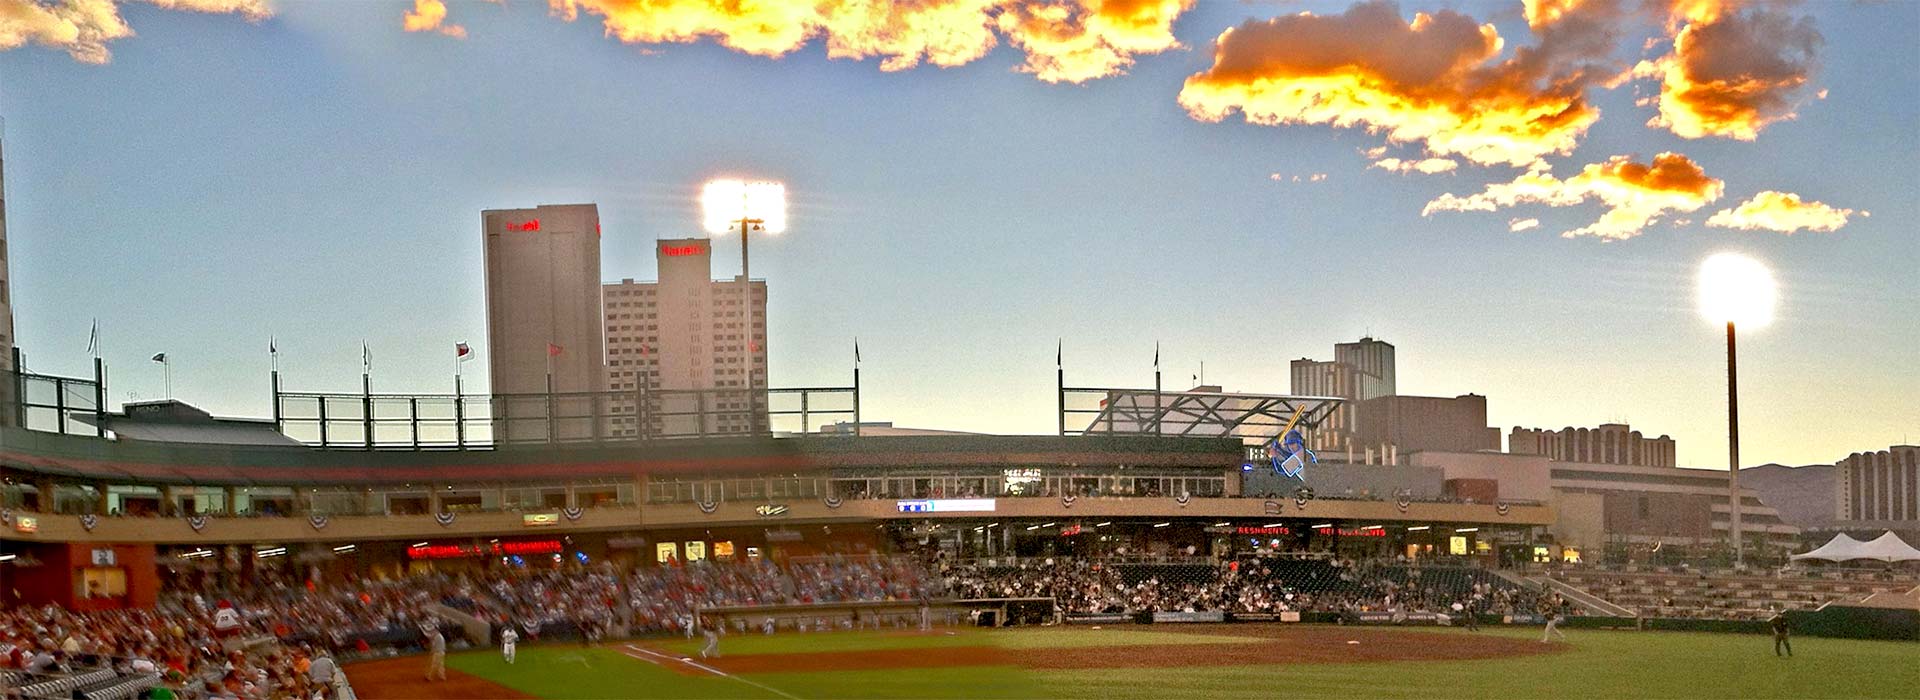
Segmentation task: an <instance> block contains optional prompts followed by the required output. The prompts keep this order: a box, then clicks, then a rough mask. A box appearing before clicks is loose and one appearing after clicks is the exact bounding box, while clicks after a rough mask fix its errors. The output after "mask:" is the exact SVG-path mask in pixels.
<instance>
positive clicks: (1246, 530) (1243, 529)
mask: <svg viewBox="0 0 1920 700" xmlns="http://www.w3.org/2000/svg"><path fill="white" fill-rule="evenodd" d="M1233 534H1236V535H1291V534H1293V530H1292V529H1291V528H1287V527H1251V526H1247V525H1242V526H1240V527H1237V528H1234V529H1233Z"/></svg>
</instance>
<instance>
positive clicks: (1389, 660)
mask: <svg viewBox="0 0 1920 700" xmlns="http://www.w3.org/2000/svg"><path fill="white" fill-rule="evenodd" d="M1539 634H1540V630H1539V629H1538V628H1514V629H1488V630H1486V631H1482V632H1467V631H1463V630H1453V629H1399V628H1385V627H1338V626H1317V625H1284V626H1283V625H1182V626H1167V625H1163V626H1158V627H1149V626H1113V627H1107V628H1105V629H1094V628H1065V629H1018V630H984V629H971V628H969V629H956V630H938V631H934V632H929V633H920V632H913V631H892V630H888V631H862V632H845V631H842V632H827V633H814V634H797V633H789V634H781V635H774V636H760V635H747V636H739V635H735V636H731V637H727V638H724V639H723V641H722V642H721V653H722V656H721V657H720V658H717V659H701V658H700V657H699V654H698V649H699V646H700V643H699V641H698V640H695V641H691V642H689V641H686V640H679V639H673V640H648V641H641V642H610V643H605V644H602V645H600V646H594V647H588V646H581V645H549V646H538V645H526V646H522V648H521V649H520V651H519V657H518V659H517V662H516V663H515V664H513V665H508V664H506V663H505V662H504V661H503V660H502V659H501V656H500V653H499V650H497V649H493V650H478V651H471V652H465V653H457V654H453V655H451V656H449V657H448V661H447V666H448V669H449V671H448V676H449V677H448V680H446V681H435V682H426V681H424V680H423V679H422V672H423V670H424V668H425V658H424V657H403V658H396V659H386V660H380V661H372V662H362V663H357V664H351V665H348V666H347V672H348V673H349V674H350V676H351V678H352V681H353V685H354V687H355V689H356V690H357V691H358V692H359V695H360V697H362V698H367V699H368V700H386V699H394V700H398V699H403V698H406V699H412V698H436V699H439V698H556V699H558V698H701V699H705V698H741V699H760V698H770V699H776V700H777V699H781V698H788V699H793V698H807V699H812V698H1086V699H1088V700H1108V699H1111V700H1132V699H1136V698H1137V699H1140V700H1148V699H1158V698H1207V699H1213V698H1288V697H1301V698H1315V699H1317V700H1318V699H1337V698H1421V699H1423V700H1431V699H1434V698H1466V697H1476V698H1478V697H1486V698H1502V699H1508V698H1552V699H1554V700H1568V699H1572V698H1627V697H1632V698H1911V697H1914V696H1915V693H1916V690H1915V689H1916V688H1920V663H1916V660H1920V645H1915V644H1913V643H1911V642H1876V641H1856V640H1840V639H1813V638H1802V639H1795V640H1794V647H1795V648H1794V651H1796V652H1798V655H1797V656H1795V657H1793V658H1790V659H1783V658H1776V657H1775V656H1774V654H1773V649H1772V640H1771V638H1769V637H1766V636H1758V635H1730V634H1707V633H1682V632H1631V631H1597V630H1573V631H1569V632H1568V635H1569V640H1568V641H1567V642H1555V643H1551V644H1542V643H1540V642H1539V641H1538V640H1539Z"/></svg>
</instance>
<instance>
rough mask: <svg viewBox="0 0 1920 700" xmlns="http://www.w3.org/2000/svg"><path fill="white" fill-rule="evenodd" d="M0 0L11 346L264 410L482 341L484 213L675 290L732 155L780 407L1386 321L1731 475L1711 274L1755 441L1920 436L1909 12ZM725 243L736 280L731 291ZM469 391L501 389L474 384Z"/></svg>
mask: <svg viewBox="0 0 1920 700" xmlns="http://www.w3.org/2000/svg"><path fill="white" fill-rule="evenodd" d="M644 5H645V6H644V7H643V6H642V4H636V3H625V2H622V1H621V0H553V1H552V2H551V3H550V4H549V3H545V2H539V1H538V0H507V2H504V3H484V2H480V3H448V4H446V5H442V4H441V3H438V2H434V1H433V0H420V1H419V2H375V1H364V2H299V1H296V0H150V1H146V0H139V1H136V0H0V117H4V119H5V125H4V139H5V156H6V161H5V165H6V172H5V175H6V182H5V186H6V191H5V195H6V214H7V234H8V237H9V239H10V248H11V250H10V251H9V253H8V264H9V265H10V274H11V280H12V298H13V301H14V309H15V315H16V318H15V327H16V335H17V337H18V338H19V343H20V346H21V347H22V348H23V350H24V352H25V353H26V355H27V358H28V359H27V365H28V368H29V369H31V370H33V371H38V372H50V373H56V374H85V373H87V372H88V363H89V360H88V355H87V353H86V345H87V339H88V335H89V328H90V325H91V324H92V323H93V322H94V320H95V319H97V320H98V324H99V328H100V331H101V351H102V356H103V357H104V358H105V360H106V362H107V364H108V366H109V373H110V381H109V384H110V387H109V389H110V399H112V400H114V401H116V402H117V401H124V400H129V399H152V398H159V397H161V396H162V395H163V393H164V391H165V390H164V388H163V380H162V373H161V368H160V366H159V365H156V364H153V363H150V362H148V358H149V357H150V356H151V355H153V354H154V353H157V352H165V353H166V354H167V355H168V357H169V358H171V364H172V368H173V370H172V371H173V386H174V394H175V395H176V396H177V397H178V398H180V399H183V400H186V401H188V402H191V403H194V404H196V405H199V406H202V407H203V408H207V409H209V410H212V411H214V412H215V413H218V414H226V415H241V416H263V415H269V414H270V412H271V406H270V403H271V402H270V394H269V389H268V369H269V357H268V354H267V344H268V338H269V336H272V337H273V338H274V339H275V342H276V343H277V344H278V346H279V348H280V351H281V353H280V364H281V368H282V370H283V374H284V377H285V383H286V386H287V387H288V388H289V389H292V390H307V391H354V390H357V388H358V376H357V375H358V373H359V370H360V360H361V358H360V350H361V344H362V343H363V342H365V343H366V344H367V345H368V346H369V347H370V348H371V349H372V354H373V362H374V370H373V373H374V385H375V388H376V390H378V391H392V392H403V391H421V392H446V391H450V390H451V385H452V377H451V374H452V372H453V366H452V346H453V344H454V343H456V342H459V341H469V342H472V343H473V344H475V346H476V347H477V348H478V350H479V352H480V361H481V362H485V360H486V357H487V355H486V352H487V351H486V348H485V347H484V345H485V338H486V331H485V324H486V320H485V302H484V298H483V296H482V294H483V278H482V268H481V242H482V241H481V232H480V225H479V224H480V217H479V212H480V211H481V210H482V209H489V208H510V207H523V206H532V205H535V204H540V203H570V202H594V203H597V204H598V205H599V210H600V216H601V221H602V230H603V232H604V239H603V242H602V270H601V275H602V277H603V278H605V279H608V280H617V279H620V278H626V277H632V278H638V279H652V278H653V277H654V266H653V260H652V257H653V245H652V241H653V240H654V239H657V238H673V237H684V236H689V235H700V231H699V224H700V218H699V211H698V208H697V203H696V200H697V193H698V190H699V187H700V184H701V183H702V182H704V181H706V180H708V179H710V178H713V177H716V176H741V177H748V178H752V179H774V180H780V181H783V182H784V183H786V187H787V192H788V196H789V199H790V200H791V203H792V204H791V206H792V209H791V217H790V219H791V223H790V225H789V228H788V230H787V231H786V232H784V233H781V234H779V235H777V236H770V237H767V238H763V239H760V240H757V241H755V242H754V243H753V247H754V249H753V261H754V267H753V272H754V274H755V276H756V277H765V278H766V279H767V280H769V287H770V300H769V315H770V322H769V323H770V331H769V334H770V338H769V341H768V347H769V353H770V358H771V359H770V362H771V367H770V375H771V383H772V384H773V385H774V386H801V385H807V386H818V385H844V384H846V383H849V382H850V381H851V369H852V364H853V345H854V341H855V338H858V342H859V346H860V352H861V355H862V358H863V360H864V361H863V363H862V388H863V394H862V401H863V406H862V408H863V418H865V419H867V420H890V421H893V422H894V423H895V424H897V425H904V426H914V427H929V428H945V429H956V430H974V431H983V432H998V433H1047V432H1050V431H1051V430H1052V429H1053V427H1054V421H1055V418H1054V415H1053V408H1054V400H1055V399H1054V395H1053V385H1054V354H1055V350H1056V344H1058V347H1059V348H1060V351H1061V355H1062V356H1063V358H1064V364H1065V369H1066V377H1067V382H1068V384H1070V385H1074V386H1131V387H1150V386H1151V385H1152V381H1153V370H1154V367H1153V357H1154V354H1155V347H1156V344H1157V345H1158V347H1159V354H1160V359H1161V365H1162V371H1163V372H1164V373H1165V375H1166V383H1167V385H1168V386H1175V385H1181V384H1185V383H1188V382H1189V381H1190V380H1191V379H1193V375H1195V374H1197V373H1198V372H1199V368H1200V365H1201V363H1203V362H1204V363H1205V365H1206V381H1207V383H1209V384H1220V385H1223V386H1224V387H1225V388H1226V389H1227V390H1230V391H1245V392H1272V393H1282V392H1285V391H1287V390H1288V361H1290V360H1292V359H1295V358H1300V357H1313V358H1317V359H1330V356H1331V354H1332V345H1333V344H1334V343H1336V342H1344V341H1351V340H1354V339H1357V338H1359V337H1361V336H1363V335H1370V336H1372V337H1376V338H1380V339H1383V340H1386V341H1388V342H1391V343H1393V344H1394V345H1395V346H1397V354H1398V381H1399V390H1400V393H1402V394H1415V395H1430V396H1453V395H1458V394H1464V393H1469V392H1471V393H1477V394H1483V395H1485V396H1487V397H1488V412H1489V422H1490V423H1491V424H1492V425H1494V426H1497V427H1500V428H1501V429H1502V431H1503V432H1505V431H1506V430H1508V429H1511V428H1512V427H1514V426H1527V427H1545V428H1559V427H1562V426H1592V425H1597V424H1599V423H1603V422H1630V423H1631V424H1632V425H1633V426H1634V427H1635V428H1636V429H1639V430H1642V431H1644V432H1646V433H1649V434H1652V435H1660V434H1666V435H1671V436H1673V437H1674V438H1675V439H1676V440H1677V441H1678V451H1679V458H1680V461H1681V463H1682V464H1685V465H1689V466H1699V467H1718V468H1724V467H1725V464H1726V440H1725V438H1726V418H1725V416H1726V387H1725V379H1726V378H1725V374H1724V372H1725V365H1724V363H1725V354H1724V353H1725V347H1724V337H1723V333H1724V329H1723V327H1721V326H1719V325H1716V324H1715V323H1714V322H1712V321H1710V320H1707V319H1704V318H1702V317H1701V315H1700V314H1699V313H1698V311H1697V310H1696V304H1695V292H1694V284H1695V274H1696V270H1697V269H1698V267H1699V265H1700V263H1701V261H1702V260H1704V259H1705V258H1707V257H1708V256H1710V255H1712V254H1714V253H1717V252H1722V251H1737V252H1740V253H1743V254H1745V255H1748V256H1751V257H1753V258H1757V259H1759V260H1761V261H1763V262H1764V263H1765V264H1766V265H1768V266H1769V267H1770V268H1771V269H1772V270H1773V274H1774V276H1775V278H1776V279H1777V281H1778V284H1779V288H1780V289H1779V304H1778V307H1777V310H1776V314H1775V315H1776V318H1775V319H1774V320H1773V322H1772V323H1771V324H1769V325H1767V326H1765V327H1763V328H1754V329H1751V330H1745V329H1743V331H1742V333H1741V336H1740V339H1739V344H1740V362H1739V366H1740V389H1741V418H1742V425H1741V427H1742V450H1741V455H1742V458H1743V462H1744V463H1745V464H1748V465H1754V464H1763V463H1769V462H1778V463H1786V464H1810V463H1831V462H1833V461H1834V460H1837V459H1839V458H1842V457H1844V456H1846V455H1847V454H1849V453H1852V452H1856V451H1863V450H1876V449H1884V448H1885V447H1887V446H1889V445H1892V444H1902V443H1905V444H1912V443H1913V442H1914V441H1915V440H1920V401H1916V400H1915V396H1916V394H1920V391H1917V390H1920V370H1916V368H1920V312H1917V311H1916V309H1917V308H1920V275H1916V274H1915V269H1916V267H1917V265H1916V264H1917V263H1920V242H1917V240H1916V236H1915V233H1914V230H1913V224H1912V223H1911V222H1913V221H1914V220H1915V219H1916V217H1920V197H1916V195H1915V193H1916V192H1920V176H1916V174H1915V169H1914V163H1915V162H1916V156H1920V97H1916V94H1915V92H1914V86H1916V85H1920V50H1916V49H1917V48H1920V3H1908V2H1888V3H1873V2H1862V3H1854V2H1808V3H1769V4H1754V3H1747V4H1740V5H1733V6H1722V5H1720V4H1719V3H1718V2H1716V0H1670V1H1669V0H1649V1H1647V2H1642V1H1641V0H1539V1H1538V2H1527V3H1522V2H1518V1H1517V0H1516V1H1513V2H1484V3H1482V2H1454V3H1432V2H1416V1H1414V0H1406V1H1404V2H1400V3H1397V4H1396V3H1392V2H1382V1H1374V2H1361V3H1354V2H1272V3H1255V2H1246V3H1242V2H1224V1H1222V2H1204V1H1203V2H1198V3H1195V2H1192V1H1191V0H1107V1H1106V2H1104V3H1102V2H1099V0H1055V1H1054V2H1044V1H1042V0H928V1H926V2H921V3H915V4H909V5H901V6H891V7H889V6H886V5H881V4H861V3H832V2H826V3H815V2H805V3H794V4H788V3H786V2H783V1H782V0H760V1H757V2H733V3H708V2H705V1H703V0H662V1H660V2H654V3H650V4H644ZM735 246H736V244H735V243H734V241H733V239H731V238H721V239H716V241H715V245H714V249H715V255H714V259H715V270H714V272H715V276H716V277H730V276H732V275H733V274H735V273H736V271H737V268H734V267H732V265H733V263H732V261H733V260H735V259H737V248H736V247H735ZM477 367H483V365H479V364H478V363H475V364H474V365H469V370H468V374H469V375H470V376H469V380H470V383H469V384H468V386H469V387H480V386H483V385H484V375H485V372H484V371H483V370H478V369H476V368H477Z"/></svg>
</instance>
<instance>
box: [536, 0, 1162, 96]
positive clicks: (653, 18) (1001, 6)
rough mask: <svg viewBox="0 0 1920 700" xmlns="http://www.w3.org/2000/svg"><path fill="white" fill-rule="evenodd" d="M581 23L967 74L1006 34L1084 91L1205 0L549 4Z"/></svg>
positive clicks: (601, 0)
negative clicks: (816, 49) (823, 51)
mask: <svg viewBox="0 0 1920 700" xmlns="http://www.w3.org/2000/svg"><path fill="white" fill-rule="evenodd" d="M548 5H549V7H550V8H551V10H552V12H553V14H554V15H555V16H557V17H560V18H561V19H563V20H566V21H569V22H571V21H574V20H576V19H578V18H579V16H580V15H581V13H583V12H584V13H587V14H591V15H596V16H598V17H600V18H601V22H602V24H604V25H605V27H606V31H607V35H608V36H611V37H614V38H617V39H619V40H620V41H623V42H626V43H632V44H669V43H691V42H696V41H701V40H704V39H712V40H713V41H715V42H717V43H719V44H720V45H722V46H725V47H727V48H730V49H733V50H735V51H739V52H742V53H747V54H752V55H756V56H769V57H780V56H784V55H786V54H789V53H792V52H794V51H796V50H798V49H800V48H801V47H802V46H805V45H806V44H807V42H808V41H811V40H813V39H814V38H816V37H818V38H823V39H824V41H825V43H826V48H827V56H828V57H829V58H850V59H854V60H862V59H867V58H878V59H880V69H881V70H883V71H900V70H907V69H909V68H914V67H917V66H919V65H921V64H922V63H929V64H933V65H936V66H941V67H950V66H959V65H965V64H967V63H971V62H973V61H975V60H978V59H979V58H980V57H982V56H985V55H987V52H989V51H991V50H992V49H993V48H994V46H995V45H997V44H998V43H999V41H1000V38H1001V36H1003V35H1004V36H1005V38H1006V40H1007V42H1008V43H1010V44H1012V45H1014V46H1016V47H1018V48H1020V49H1021V50H1022V51H1024V52H1025V53H1026V60H1025V62H1024V63H1023V64H1022V65H1021V70H1023V71H1025V72H1028V73H1032V74H1034V75H1035V76H1036V77H1038V78H1040V79H1041V80H1044V81H1047V82H1052V83H1059V82H1068V83H1081V82H1086V81H1088V80H1093V79H1095V78H1103V77H1107V76H1112V75H1118V74H1120V73H1123V72H1125V70H1126V69H1127V68H1128V67H1129V66H1131V65H1133V60H1134V59H1133V57H1134V56H1136V55H1139V54H1154V53H1160V52H1163V51H1167V50H1170V49H1174V48H1178V47H1179V46H1180V43H1179V42H1178V41H1177V40H1175V39H1174V37H1173V22H1174V20H1175V19H1177V18H1178V17H1179V16H1180V15H1181V14H1183V13H1184V12H1186V10H1187V9H1188V8H1190V7H1192V5H1193V0H919V1H917V2H885V1H883V0H548Z"/></svg>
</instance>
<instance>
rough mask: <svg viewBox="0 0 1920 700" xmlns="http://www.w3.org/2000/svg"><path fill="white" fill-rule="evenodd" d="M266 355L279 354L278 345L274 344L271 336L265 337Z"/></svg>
mask: <svg viewBox="0 0 1920 700" xmlns="http://www.w3.org/2000/svg"><path fill="white" fill-rule="evenodd" d="M267 354H268V355H279V354H280V343H278V342H275V341H274V339H273V336H267Z"/></svg>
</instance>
